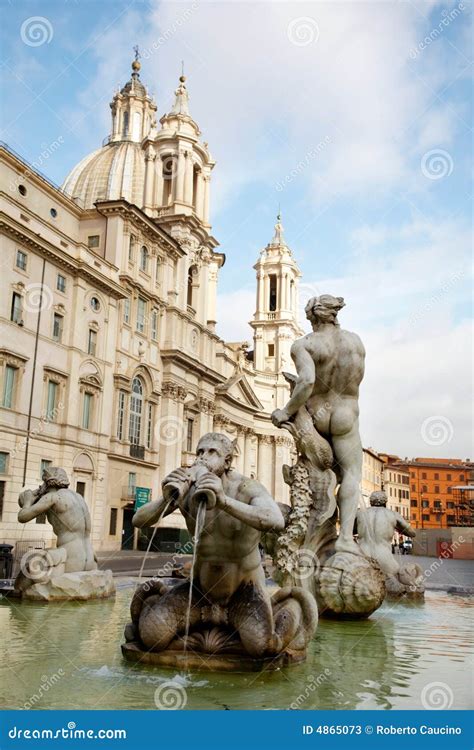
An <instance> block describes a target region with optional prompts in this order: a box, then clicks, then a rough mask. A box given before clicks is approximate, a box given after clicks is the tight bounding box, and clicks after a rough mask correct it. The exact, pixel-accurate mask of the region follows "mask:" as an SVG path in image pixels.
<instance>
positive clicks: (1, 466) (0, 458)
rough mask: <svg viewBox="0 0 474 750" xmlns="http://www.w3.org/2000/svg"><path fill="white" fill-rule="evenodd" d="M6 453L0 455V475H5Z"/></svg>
mask: <svg viewBox="0 0 474 750" xmlns="http://www.w3.org/2000/svg"><path fill="white" fill-rule="evenodd" d="M7 463H8V453H0V474H6V473H7Z"/></svg>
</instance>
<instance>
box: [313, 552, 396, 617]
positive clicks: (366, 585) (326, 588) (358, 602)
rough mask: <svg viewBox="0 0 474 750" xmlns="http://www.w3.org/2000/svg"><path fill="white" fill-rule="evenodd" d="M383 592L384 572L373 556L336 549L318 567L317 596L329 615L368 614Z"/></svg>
mask: <svg viewBox="0 0 474 750" xmlns="http://www.w3.org/2000/svg"><path fill="white" fill-rule="evenodd" d="M384 596H385V583H384V575H383V573H382V571H381V570H380V568H379V566H378V565H377V563H376V562H375V561H374V560H369V559H367V558H365V557H361V556H359V555H353V554H351V553H350V552H336V553H335V554H334V555H332V556H331V557H329V558H328V559H327V560H326V562H325V564H324V565H323V566H322V567H321V569H320V571H319V575H318V582H317V586H316V599H317V602H318V608H319V611H320V613H321V614H325V615H326V616H328V615H329V616H330V615H338V616H341V615H342V616H346V617H352V618H361V617H368V616H369V615H370V614H372V612H374V611H375V610H376V609H378V607H380V605H381V604H382V602H383V599H384Z"/></svg>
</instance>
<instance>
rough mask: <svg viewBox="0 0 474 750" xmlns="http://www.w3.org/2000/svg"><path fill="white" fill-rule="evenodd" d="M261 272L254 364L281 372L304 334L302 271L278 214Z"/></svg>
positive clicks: (261, 260) (254, 324)
mask: <svg viewBox="0 0 474 750" xmlns="http://www.w3.org/2000/svg"><path fill="white" fill-rule="evenodd" d="M254 268H255V270H256V272H257V306H256V311H255V314H254V317H253V320H252V321H251V323H250V325H251V326H252V328H253V329H254V367H255V369H256V370H258V371H260V372H268V373H272V374H278V373H280V372H281V371H282V370H285V369H289V368H291V357H290V349H291V345H292V343H293V341H294V340H295V338H298V337H299V336H302V335H303V332H302V330H301V328H300V327H299V325H298V282H299V279H300V277H301V272H300V270H299V268H298V265H297V263H296V261H295V259H294V257H293V254H292V252H291V250H290V248H289V247H288V245H287V244H286V242H285V238H284V235H283V225H282V223H281V216H280V214H278V216H277V222H276V224H275V233H274V235H273V239H272V240H271V242H269V243H268V245H267V246H266V247H265V248H264V249H263V250H262V251H261V253H260V258H259V259H258V261H257V263H256V264H255V266H254Z"/></svg>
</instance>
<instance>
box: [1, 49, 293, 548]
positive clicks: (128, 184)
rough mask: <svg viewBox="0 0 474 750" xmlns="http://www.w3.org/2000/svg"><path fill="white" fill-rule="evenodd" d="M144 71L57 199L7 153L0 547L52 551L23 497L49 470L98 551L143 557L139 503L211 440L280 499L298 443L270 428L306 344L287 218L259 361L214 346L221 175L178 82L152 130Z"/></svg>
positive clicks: (261, 310)
mask: <svg viewBox="0 0 474 750" xmlns="http://www.w3.org/2000/svg"><path fill="white" fill-rule="evenodd" d="M139 71H140V63H139V62H138V60H135V61H134V62H133V63H132V75H131V78H130V80H129V81H128V83H127V84H126V85H125V86H124V87H123V88H122V89H121V91H120V92H119V93H117V94H116V95H115V96H114V98H113V100H112V102H111V105H110V106H111V115H112V125H111V134H110V136H109V137H108V138H107V139H106V141H105V142H104V145H103V146H102V147H101V148H99V149H97V150H96V151H94V152H93V153H92V154H90V155H88V156H87V157H86V158H85V159H83V160H82V161H81V162H80V163H79V164H78V165H77V166H76V167H75V168H74V169H73V170H72V171H71V173H70V174H69V175H68V177H67V178H66V180H65V182H64V184H63V186H62V188H57V187H56V186H54V185H53V184H52V183H51V182H49V181H48V179H47V178H45V177H44V176H42V175H41V174H40V173H39V172H38V171H37V170H35V169H33V168H32V167H31V166H30V165H28V164H27V163H26V162H25V161H23V160H22V159H21V158H20V157H18V156H17V155H16V154H15V153H14V152H12V151H11V150H9V149H8V148H1V149H0V167H1V171H2V184H3V185H4V186H6V187H5V189H4V190H2V193H1V202H2V205H1V235H2V251H1V262H2V272H3V274H2V286H3V290H4V293H3V294H2V299H1V307H0V326H1V331H2V335H1V342H0V418H1V424H0V437H1V443H0V507H1V519H0V539H1V540H2V541H3V542H7V543H15V542H17V541H20V540H28V541H31V542H33V541H38V542H44V543H46V544H49V543H50V542H51V541H52V532H51V529H50V526H49V524H47V523H42V522H39V523H34V522H32V523H29V524H26V525H22V526H21V528H20V525H19V524H18V523H17V512H18V504H17V499H18V494H19V492H20V490H21V488H22V486H24V485H27V486H29V487H35V486H37V485H38V484H39V483H40V477H41V469H42V467H43V466H45V465H47V464H53V465H60V466H63V467H64V468H65V469H66V471H67V472H68V474H69V476H70V478H71V486H72V487H73V489H76V490H77V491H79V492H80V493H81V494H83V495H84V497H85V499H86V502H87V503H88V506H89V508H90V511H91V517H92V537H93V544H94V547H95V548H96V549H98V550H101V549H102V550H118V549H120V548H129V549H132V548H134V547H136V546H137V544H140V542H143V540H140V539H138V537H137V533H138V532H137V531H136V530H134V529H133V527H132V524H131V518H132V516H133V512H134V506H135V502H136V501H137V498H139V497H140V498H142V499H145V500H146V499H147V498H149V497H156V496H157V495H158V493H159V492H160V484H161V481H162V479H163V478H164V476H166V474H167V473H169V472H170V471H171V470H172V469H173V468H175V467H177V466H180V465H188V464H189V463H190V462H192V460H193V454H194V451H195V449H196V444H197V441H198V439H199V436H200V435H202V434H203V433H205V432H207V431H210V430H215V431H220V432H224V433H226V434H228V435H229V437H231V438H233V439H235V441H236V459H235V463H236V466H237V468H238V469H239V470H241V471H243V472H244V473H245V474H247V475H253V476H256V477H257V478H258V479H259V480H260V481H262V482H263V484H264V485H265V486H266V487H268V489H269V490H270V491H271V492H272V493H273V495H274V496H275V497H276V499H277V500H279V501H286V500H287V496H288V495H287V488H286V486H285V484H284V482H283V479H282V472H281V466H282V464H283V463H287V462H288V461H289V458H290V453H291V450H292V440H291V438H290V437H289V436H285V435H282V433H281V431H279V430H276V429H275V428H274V427H273V425H272V424H271V420H270V414H271V412H272V410H273V409H275V408H279V407H282V406H283V405H284V403H285V402H286V400H287V397H288V388H287V384H286V381H285V380H284V378H283V376H282V375H281V370H282V369H289V366H290V357H289V350H290V346H291V342H292V340H293V339H294V338H295V337H296V336H297V335H299V334H300V333H301V332H300V329H299V327H298V322H297V309H298V280H299V277H300V272H299V270H298V267H297V264H296V262H295V259H294V258H293V255H292V253H291V251H290V250H289V248H288V246H287V245H286V242H285V240H284V237H283V228H282V225H281V221H280V217H278V220H277V224H276V226H275V233H274V237H273V239H272V240H271V241H270V243H269V244H268V245H267V247H266V248H265V249H264V250H262V252H261V254H260V257H259V259H258V261H257V264H256V266H255V269H256V272H257V294H256V298H257V299H256V312H255V315H254V319H253V320H252V321H251V323H250V325H251V326H252V328H253V332H254V346H253V350H251V348H250V347H249V345H248V344H246V343H245V342H239V343H226V342H225V341H223V340H222V338H221V337H220V336H219V335H218V333H217V332H216V322H217V321H216V296H217V282H218V275H219V272H220V270H221V269H222V267H223V265H224V263H225V255H224V254H223V253H221V252H219V251H218V249H217V248H218V242H217V240H216V239H215V238H214V237H213V235H212V232H211V225H210V185H211V173H212V170H213V168H214V166H215V162H214V160H213V158H212V156H211V153H210V151H209V148H208V145H207V143H205V142H203V141H202V140H201V132H200V129H199V126H198V125H197V123H196V122H195V121H194V120H193V118H192V116H191V115H190V113H189V104H188V93H187V89H186V85H185V78H184V76H182V77H181V78H180V81H179V86H178V88H177V90H176V92H175V102H174V105H173V107H172V109H171V110H170V112H169V113H167V114H164V115H163V116H162V117H161V119H160V120H159V123H158V122H157V119H156V113H157V105H156V103H155V102H154V101H153V99H152V98H151V97H150V96H149V94H148V92H147V89H146V87H145V86H144V84H143V83H142V82H141V80H140V74H139ZM39 520H40V521H42V520H44V519H39ZM182 528H183V523H182V519H181V517H180V516H179V515H177V514H172V515H171V516H169V517H168V518H167V519H166V520H165V521H164V522H162V524H161V526H160V530H159V533H158V534H157V542H158V545H161V548H165V547H166V545H171V546H173V544H175V543H178V542H179V540H180V539H181V540H183V539H184V538H185V535H184V533H183V531H182ZM168 548H169V547H168Z"/></svg>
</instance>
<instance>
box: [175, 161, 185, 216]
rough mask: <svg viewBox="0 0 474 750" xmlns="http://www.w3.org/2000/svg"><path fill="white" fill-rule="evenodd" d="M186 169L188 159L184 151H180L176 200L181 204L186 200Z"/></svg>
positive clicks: (176, 177)
mask: <svg viewBox="0 0 474 750" xmlns="http://www.w3.org/2000/svg"><path fill="white" fill-rule="evenodd" d="M185 169H186V157H185V155H184V151H181V150H180V151H178V162H177V166H176V176H175V180H176V193H175V196H176V200H177V201H179V202H180V203H182V202H183V198H184V172H185Z"/></svg>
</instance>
